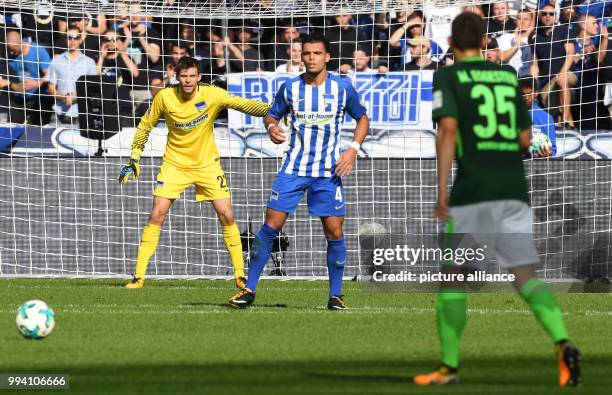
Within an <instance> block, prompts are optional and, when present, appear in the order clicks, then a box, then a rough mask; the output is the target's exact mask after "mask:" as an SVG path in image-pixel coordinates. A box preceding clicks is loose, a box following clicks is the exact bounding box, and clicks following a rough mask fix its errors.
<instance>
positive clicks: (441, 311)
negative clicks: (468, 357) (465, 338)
mask: <svg viewBox="0 0 612 395" xmlns="http://www.w3.org/2000/svg"><path fill="white" fill-rule="evenodd" d="M436 311H437V321H438V337H439V338H440V351H441V353H442V363H443V364H445V365H446V366H448V367H450V368H453V369H457V367H458V366H459V342H460V340H461V334H462V333H463V329H464V328H465V322H466V320H467V308H466V295H465V291H463V290H443V291H442V292H441V293H440V294H439V295H438V303H437V305H436Z"/></svg>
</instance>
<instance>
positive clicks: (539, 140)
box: [529, 132, 552, 156]
mask: <svg viewBox="0 0 612 395" xmlns="http://www.w3.org/2000/svg"><path fill="white" fill-rule="evenodd" d="M544 147H547V148H548V149H552V143H551V142H550V138H549V137H548V136H547V135H546V134H544V133H542V132H534V133H533V136H532V137H531V144H529V153H530V154H531V155H532V156H535V155H536V154H537V153H538V152H540V150H542V148H544Z"/></svg>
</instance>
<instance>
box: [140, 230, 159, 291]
mask: <svg viewBox="0 0 612 395" xmlns="http://www.w3.org/2000/svg"><path fill="white" fill-rule="evenodd" d="M160 231H161V227H160V226H159V225H155V224H152V223H150V222H147V224H146V225H145V227H144V229H143V230H142V239H141V240H140V247H138V260H137V261H136V273H135V274H134V276H136V277H140V278H142V279H144V278H145V273H146V272H147V266H148V265H149V259H151V257H152V256H153V254H155V249H156V248H157V242H158V241H159V232H160Z"/></svg>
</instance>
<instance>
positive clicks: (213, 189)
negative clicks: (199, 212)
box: [153, 162, 230, 202]
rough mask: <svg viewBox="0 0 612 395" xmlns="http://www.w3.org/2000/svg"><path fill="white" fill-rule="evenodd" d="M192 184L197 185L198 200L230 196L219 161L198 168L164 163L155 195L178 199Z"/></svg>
mask: <svg viewBox="0 0 612 395" xmlns="http://www.w3.org/2000/svg"><path fill="white" fill-rule="evenodd" d="M192 184H193V185H195V190H196V202H202V201H205V200H206V201H208V200H217V199H229V198H230V190H229V186H228V184H227V179H226V178H225V173H224V172H223V169H222V168H221V165H220V164H219V163H218V162H216V163H215V164H213V165H211V166H207V167H205V168H202V169H196V170H184V169H179V168H177V167H175V166H173V165H171V164H169V163H166V162H164V163H162V165H161V168H160V169H159V173H158V174H157V182H156V186H155V191H154V192H153V195H155V196H161V197H165V198H167V199H178V198H179V197H180V196H181V193H183V191H184V190H185V189H187V187H189V186H190V185H192Z"/></svg>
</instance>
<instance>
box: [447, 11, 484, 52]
mask: <svg viewBox="0 0 612 395" xmlns="http://www.w3.org/2000/svg"><path fill="white" fill-rule="evenodd" d="M451 31H452V37H453V47H455V48H457V49H458V50H461V51H464V50H466V49H478V50H480V49H481V46H482V38H483V37H484V35H485V29H484V24H483V21H482V18H481V17H480V16H479V15H476V14H474V13H472V12H462V13H461V14H459V15H458V16H457V17H456V18H455V19H454V20H453V24H452V27H451Z"/></svg>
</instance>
